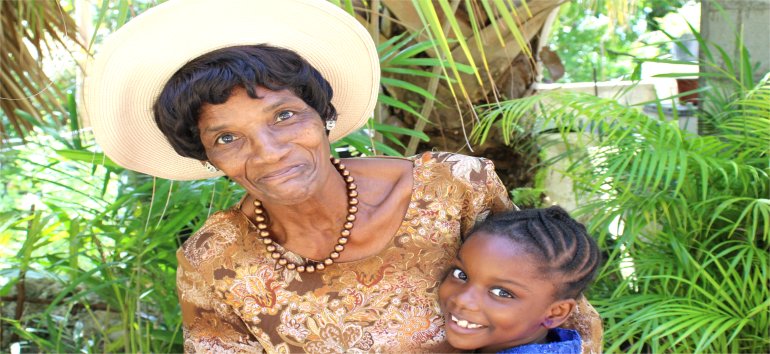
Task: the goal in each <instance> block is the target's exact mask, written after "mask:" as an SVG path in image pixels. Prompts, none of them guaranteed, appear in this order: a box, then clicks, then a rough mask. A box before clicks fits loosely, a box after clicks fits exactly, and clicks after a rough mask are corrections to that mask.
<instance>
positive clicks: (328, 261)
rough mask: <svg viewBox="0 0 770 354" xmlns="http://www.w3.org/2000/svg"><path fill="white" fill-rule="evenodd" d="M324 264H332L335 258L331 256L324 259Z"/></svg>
mask: <svg viewBox="0 0 770 354" xmlns="http://www.w3.org/2000/svg"><path fill="white" fill-rule="evenodd" d="M324 264H325V265H328V266H330V265H332V264H334V260H333V259H331V258H327V259H324Z"/></svg>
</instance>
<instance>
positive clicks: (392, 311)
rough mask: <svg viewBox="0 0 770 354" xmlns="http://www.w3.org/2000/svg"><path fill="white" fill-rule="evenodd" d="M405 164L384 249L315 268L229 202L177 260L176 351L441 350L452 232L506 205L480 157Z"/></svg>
mask: <svg viewBox="0 0 770 354" xmlns="http://www.w3.org/2000/svg"><path fill="white" fill-rule="evenodd" d="M413 162H414V169H413V173H414V183H413V189H412V196H411V201H410V203H409V208H408V210H407V212H406V215H404V217H403V221H402V223H401V226H400V227H399V229H398V231H397V232H396V234H395V235H393V237H392V239H391V241H390V243H389V244H388V246H387V247H385V249H383V250H382V251H381V252H380V253H378V254H377V255H374V256H371V257H369V258H366V259H362V260H358V261H354V262H345V263H334V264H333V265H331V266H329V267H327V268H326V269H325V270H323V271H321V272H316V273H298V272H296V271H292V270H288V269H286V268H284V267H282V266H279V265H277V264H276V263H275V261H274V260H273V259H272V258H271V257H270V255H269V254H268V253H266V251H265V248H264V246H263V245H262V244H261V243H260V242H259V241H258V240H259V238H258V237H257V235H256V232H257V231H256V228H255V227H254V225H253V224H252V223H251V222H250V221H249V220H248V219H247V218H246V217H245V216H244V215H243V214H242V213H241V212H240V209H239V206H238V205H236V206H234V207H233V208H231V209H229V210H226V211H222V212H219V213H216V214H215V215H213V216H212V217H211V218H209V220H208V221H207V222H206V224H205V225H204V226H203V227H202V228H201V229H200V230H199V231H198V232H196V233H195V235H193V236H192V237H191V238H190V239H189V240H187V242H185V244H184V245H183V246H182V247H181V248H180V250H179V251H178V253H177V257H178V259H179V268H178V275H177V288H178V292H179V300H180V303H181V307H182V317H183V329H184V337H185V342H184V346H185V351H186V352H217V353H220V352H260V351H267V352H271V353H272V352H283V353H287V352H310V353H340V352H400V353H403V352H447V351H451V350H452V349H451V347H449V346H448V344H447V343H446V340H445V336H444V331H443V329H442V327H443V323H444V320H443V317H442V316H441V315H440V311H439V307H438V302H437V288H438V285H439V282H440V280H441V279H442V277H443V276H444V272H445V270H446V268H447V266H448V265H449V262H450V260H451V259H452V258H453V257H454V256H455V253H456V252H457V250H458V248H459V245H460V237H459V235H461V234H463V233H464V232H465V231H467V230H468V229H469V228H470V227H471V226H473V224H474V223H475V222H476V221H477V220H480V219H483V218H485V217H486V215H487V214H488V213H489V212H490V211H498V210H504V209H510V208H512V207H513V205H512V204H511V202H510V200H509V199H508V192H507V191H506V189H505V187H504V186H503V185H502V183H501V182H500V180H499V178H498V177H497V175H496V174H495V172H494V167H493V165H492V163H491V162H489V161H488V160H485V159H482V158H475V157H468V156H463V155H458V154H450V153H425V154H422V155H420V156H417V157H415V158H413ZM285 256H286V257H289V259H290V260H294V261H297V260H299V259H300V258H296V259H292V258H290V257H298V256H296V255H293V254H292V253H291V252H286V254H285ZM589 306H590V305H589ZM594 314H595V312H594ZM594 317H597V318H598V316H595V315H594ZM589 327H590V326H589ZM599 327H600V326H599Z"/></svg>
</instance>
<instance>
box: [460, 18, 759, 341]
mask: <svg viewBox="0 0 770 354" xmlns="http://www.w3.org/2000/svg"><path fill="white" fill-rule="evenodd" d="M696 37H697V38H698V40H699V42H700V47H701V50H702V51H704V52H705V53H704V60H703V62H702V63H701V64H702V66H703V67H704V68H706V69H707V70H705V72H702V73H701V74H700V76H701V79H702V80H701V82H702V83H703V84H705V86H703V87H702V88H701V89H700V92H699V93H700V97H701V106H702V107H701V108H702V110H701V111H700V114H699V119H700V120H701V122H702V123H703V124H701V127H702V128H704V127H708V130H704V132H706V133H708V134H705V135H695V134H692V133H690V132H688V131H686V130H683V129H681V128H680V125H679V119H678V118H679V117H678V116H674V117H673V119H669V118H667V116H666V115H665V114H664V113H663V112H664V111H663V105H664V104H667V103H670V102H671V101H673V100H675V99H676V97H674V98H669V99H664V100H659V101H657V102H653V104H655V105H657V107H658V114H656V115H654V116H652V117H651V116H649V115H647V114H645V113H643V112H642V111H641V109H640V108H641V107H627V106H624V105H622V104H620V103H619V102H618V101H617V100H613V99H603V98H597V97H594V96H590V95H583V94H577V93H572V92H566V91H554V92H551V93H547V94H542V95H536V96H532V97H528V98H524V99H519V100H513V101H507V102H502V103H501V104H499V105H489V106H486V107H484V111H483V113H482V114H481V115H482V117H483V118H482V124H481V125H480V126H479V127H478V129H477V130H476V131H474V133H475V135H474V137H476V138H478V139H480V140H483V139H484V137H485V136H486V134H488V132H489V131H490V129H492V128H493V127H495V126H498V127H499V128H500V129H502V131H503V133H504V135H505V136H506V137H511V136H515V135H517V134H521V133H522V132H523V133H525V134H536V133H533V132H534V131H536V130H537V129H536V128H535V124H537V125H538V126H552V127H555V128H554V129H555V130H554V131H555V132H557V133H558V134H560V136H561V137H562V139H560V141H559V142H561V143H564V144H567V145H569V146H571V148H570V149H569V150H568V151H567V152H566V153H565V154H562V155H560V156H558V157H557V158H556V159H554V160H552V161H545V162H544V164H545V165H552V164H553V163H555V162H556V161H559V160H567V161H569V162H570V164H569V168H568V169H567V170H566V171H563V172H564V173H565V175H567V176H569V177H570V178H572V180H573V182H574V184H575V189H576V191H577V192H576V194H577V196H578V203H579V205H580V208H579V209H578V214H581V215H582V217H583V218H585V220H587V225H588V226H589V228H590V229H591V230H592V231H593V232H594V233H595V234H596V235H598V236H599V242H600V244H601V246H602V247H603V248H604V249H605V250H606V252H607V254H606V263H605V265H604V267H603V269H602V271H601V274H600V276H599V279H598V281H597V284H596V285H595V286H594V288H593V291H592V293H591V296H590V297H591V299H592V303H594V304H595V305H597V306H598V308H599V312H600V313H602V315H603V317H604V318H605V342H606V350H607V351H609V352H614V351H619V350H626V351H631V352H654V353H658V352H685V353H689V352H714V353H727V352H731V353H738V352H754V353H760V352H768V351H770V340H768V337H767V329H768V328H770V289H769V288H768V286H767V284H768V281H769V280H770V273H768V266H769V265H770V246H769V245H770V243H768V241H770V199H768V196H770V176H769V174H770V145H769V144H768V142H770V74H768V75H765V76H764V78H763V79H762V80H761V81H760V82H756V83H755V82H754V81H753V79H752V77H753V75H752V70H751V67H752V66H751V60H750V58H749V56H748V53H747V51H745V50H743V51H741V52H740V53H741V54H740V57H739V58H736V59H735V60H728V63H727V65H725V66H724V67H720V66H718V65H715V64H714V59H715V57H716V56H719V57H721V58H722V59H730V58H729V57H727V56H726V53H725V52H724V51H723V50H721V48H719V47H716V46H711V45H709V44H708V43H706V42H705V41H704V40H703V39H702V38H700V37H699V36H698V34H697V33H696ZM738 42H739V43H740V38H738ZM718 53H719V54H718ZM671 63H673V64H679V65H692V63H685V62H673V61H672V62H671ZM669 76H676V75H669ZM532 112H537V113H536V114H533V113H532ZM536 117H537V118H536ZM495 129H497V128H495ZM574 136H577V137H578V138H577V139H573V138H570V137H574ZM535 138H537V137H535ZM575 141H577V144H575V143H574V142H575Z"/></svg>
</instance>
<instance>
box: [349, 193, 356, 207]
mask: <svg viewBox="0 0 770 354" xmlns="http://www.w3.org/2000/svg"><path fill="white" fill-rule="evenodd" d="M348 197H350V198H355V197H358V192H356V191H355V190H352V191H350V192H348ZM348 202H349V201H348ZM351 205H353V204H351Z"/></svg>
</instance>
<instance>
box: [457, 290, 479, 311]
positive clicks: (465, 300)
mask: <svg viewBox="0 0 770 354" xmlns="http://www.w3.org/2000/svg"><path fill="white" fill-rule="evenodd" d="M451 300H452V302H454V303H455V305H456V306H457V308H459V309H464V310H470V311H476V310H478V309H479V297H478V294H476V291H475V290H474V289H473V288H471V287H464V288H463V289H462V290H461V291H459V292H458V293H457V294H455V295H454V296H453V297H452V299H451Z"/></svg>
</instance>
